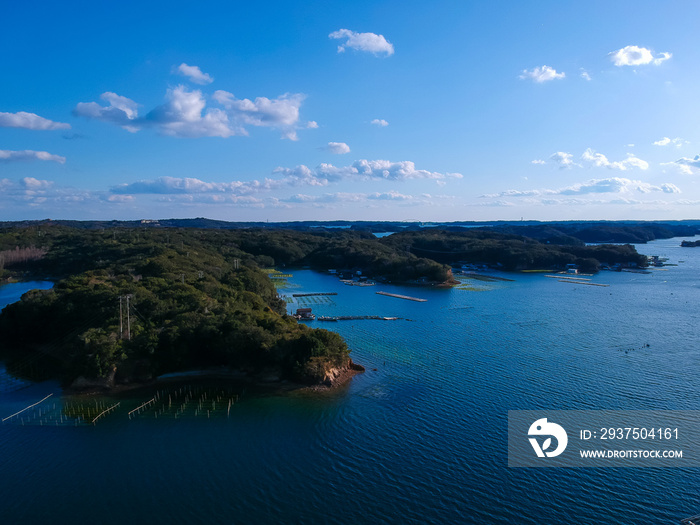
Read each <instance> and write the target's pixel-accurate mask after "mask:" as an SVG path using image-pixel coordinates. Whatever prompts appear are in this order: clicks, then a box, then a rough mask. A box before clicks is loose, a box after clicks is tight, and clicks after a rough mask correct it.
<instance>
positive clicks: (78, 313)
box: [0, 221, 646, 383]
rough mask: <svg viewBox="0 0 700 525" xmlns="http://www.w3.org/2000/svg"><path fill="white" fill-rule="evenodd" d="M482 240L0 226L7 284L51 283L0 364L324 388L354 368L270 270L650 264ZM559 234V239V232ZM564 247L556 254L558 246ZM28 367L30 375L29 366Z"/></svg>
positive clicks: (0, 274) (5, 316) (15, 308)
mask: <svg viewBox="0 0 700 525" xmlns="http://www.w3.org/2000/svg"><path fill="white" fill-rule="evenodd" d="M537 232H539V233H540V234H541V235H540V236H542V235H544V236H545V237H546V238H542V239H540V240H538V239H535V238H532V237H526V236H522V235H518V234H516V233H512V232H511V233H508V232H503V231H495V230H494V229H486V228H461V229H458V230H456V231H454V230H445V229H437V228H425V229H418V230H413V229H404V230H403V231H400V232H398V233H395V234H393V235H390V236H388V237H384V238H382V239H378V238H377V237H376V236H375V235H373V234H372V233H370V232H368V231H363V230H358V229H353V228H343V229H326V228H310V229H306V230H299V229H270V228H223V227H217V228H212V227H210V228H177V227H162V226H160V227H153V225H152V223H149V224H148V225H141V226H139V227H123V226H119V225H112V224H102V226H99V225H96V224H92V223H91V224H90V225H89V226H86V225H84V224H82V225H81V227H76V224H70V225H65V224H60V223H58V222H54V221H44V222H40V223H30V224H19V225H18V224H15V225H9V226H8V225H5V227H4V228H0V279H3V278H4V279H8V278H15V279H28V278H46V279H50V280H52V281H54V282H55V283H56V284H55V286H54V288H53V289H52V290H45V291H37V290H35V291H32V292H29V293H27V294H25V296H24V297H23V298H22V300H21V301H20V302H18V303H15V304H13V305H10V306H8V307H6V308H5V309H4V310H3V311H2V314H0V339H1V340H0V345H1V346H0V357H2V358H4V359H5V360H6V362H7V365H8V368H9V369H10V370H13V371H15V372H16V373H18V374H25V375H26V374H30V372H27V370H31V374H33V375H35V376H36V375H41V374H45V375H48V376H51V377H60V378H61V379H62V380H63V381H65V382H66V383H71V382H72V381H74V380H75V379H76V378H78V377H79V376H83V377H86V378H105V377H110V378H114V379H116V381H122V382H124V381H145V380H148V379H150V378H152V377H154V376H157V375H160V374H164V373H167V372H174V371H182V370H188V369H194V368H201V367H212V366H221V367H231V368H237V369H242V370H245V371H247V372H249V373H250V374H262V373H268V374H270V373H274V374H278V375H279V376H281V377H287V378H291V379H295V380H298V381H305V382H319V381H323V380H324V378H326V376H327V372H328V370H329V369H331V368H342V367H345V366H348V365H350V364H351V362H350V361H349V349H348V347H347V345H346V343H345V342H344V341H343V340H342V338H341V337H340V336H338V335H337V334H335V333H333V332H329V331H326V330H321V329H311V328H309V327H307V326H305V325H304V324H300V323H298V322H297V321H296V320H295V319H294V318H292V317H290V316H288V315H286V304H285V303H284V301H282V300H281V299H280V298H279V297H278V295H277V292H276V290H275V287H274V286H273V284H272V282H271V280H270V279H269V278H268V276H267V273H266V272H265V271H264V270H263V269H264V268H271V267H273V266H276V267H283V266H288V267H298V266H309V267H312V268H315V269H319V270H327V269H329V268H336V269H338V270H353V271H356V270H361V271H362V273H363V274H365V275H368V276H369V277H373V278H375V279H378V280H384V281H392V282H404V283H406V282H416V281H419V280H420V281H421V282H427V283H432V284H440V283H451V282H453V281H452V272H451V265H454V264H459V263H479V264H486V265H490V266H494V267H498V268H501V269H504V270H521V269H533V268H536V269H561V268H564V267H565V266H566V265H567V264H577V265H579V266H580V267H581V268H582V269H584V270H587V271H595V270H597V269H598V268H599V266H600V265H601V264H602V263H605V264H615V263H621V264H624V265H638V266H643V265H645V263H646V259H645V258H644V257H643V256H641V255H640V254H638V253H637V252H636V250H635V249H634V248H633V247H632V246H630V245H621V246H620V245H596V246H587V245H585V244H584V243H583V242H582V241H581V240H579V239H576V238H574V237H571V236H568V235H565V234H563V233H561V232H560V231H559V230H555V231H550V230H546V229H544V230H543V228H541V227H538V230H537V231H536V232H535V231H534V230H533V233H537ZM556 232H559V233H556ZM557 239H558V240H559V241H560V242H554V241H555V240H557ZM29 365H31V366H29Z"/></svg>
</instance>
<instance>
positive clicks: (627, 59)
mask: <svg viewBox="0 0 700 525" xmlns="http://www.w3.org/2000/svg"><path fill="white" fill-rule="evenodd" d="M609 56H610V60H612V62H613V64H615V65H616V66H617V67H622V66H642V65H646V64H651V63H653V64H654V65H655V66H658V65H659V64H661V63H662V62H665V61H666V60H668V59H670V58H671V56H672V55H671V53H665V52H664V53H659V54H658V55H657V56H656V57H654V54H653V53H652V51H651V50H650V49H647V48H646V47H639V46H625V47H623V48H622V49H618V50H617V51H612V52H611V53H609Z"/></svg>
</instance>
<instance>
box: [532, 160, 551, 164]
mask: <svg viewBox="0 0 700 525" xmlns="http://www.w3.org/2000/svg"><path fill="white" fill-rule="evenodd" d="M530 164H547V163H546V162H545V161H544V160H542V159H535V160H533V161H531V162H530Z"/></svg>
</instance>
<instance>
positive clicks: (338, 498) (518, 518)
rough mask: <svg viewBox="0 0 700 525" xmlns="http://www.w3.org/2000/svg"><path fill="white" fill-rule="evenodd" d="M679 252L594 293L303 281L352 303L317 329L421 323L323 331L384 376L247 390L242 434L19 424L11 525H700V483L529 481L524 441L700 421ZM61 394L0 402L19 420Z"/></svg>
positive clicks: (664, 477) (8, 490)
mask: <svg viewBox="0 0 700 525" xmlns="http://www.w3.org/2000/svg"><path fill="white" fill-rule="evenodd" d="M679 244H680V240H678V239H669V240H663V241H656V242H654V243H650V244H648V245H643V246H639V247H638V249H639V250H640V251H641V252H642V253H647V254H654V255H661V256H666V257H669V262H670V263H677V264H678V266H671V267H668V268H664V269H662V270H653V273H652V274H650V275H644V274H634V273H611V272H603V273H600V274H598V275H596V276H595V277H594V281H593V282H596V283H605V284H610V286H609V287H595V286H583V285H574V284H566V283H560V282H557V281H556V280H555V279H548V278H546V277H544V275H542V274H515V275H505V277H507V278H512V279H514V281H513V282H481V281H465V286H463V287H458V288H453V289H448V290H445V289H432V288H418V287H399V286H390V285H379V286H376V287H366V288H360V287H351V286H345V285H343V284H342V283H340V282H339V281H338V280H337V279H336V278H335V277H332V276H328V275H322V274H318V273H314V272H311V271H308V270H299V271H294V272H292V273H293V277H292V278H291V279H290V281H289V282H290V285H291V287H290V288H289V289H287V290H281V292H282V293H286V294H288V295H291V294H292V293H296V292H337V293H338V295H337V296H332V297H319V298H309V299H301V300H300V301H301V304H299V305H298V306H311V307H312V308H313V310H314V313H316V314H317V315H381V316H397V317H401V318H404V319H403V320H398V321H375V320H361V321H340V322H337V323H328V322H326V323H324V322H320V321H314V322H313V323H312V326H316V327H321V328H327V329H331V330H334V331H337V332H339V333H340V334H341V335H343V336H344V337H345V338H346V340H347V341H348V343H349V344H350V346H351V348H352V349H353V359H354V360H355V361H356V362H358V363H361V364H363V365H364V366H365V367H366V368H367V372H365V373H364V374H361V375H358V376H355V377H354V378H353V379H352V381H351V382H350V383H349V384H348V385H347V386H346V387H343V388H341V389H339V390H337V391H333V392H330V393H321V394H318V393H308V392H296V393H291V394H285V395H271V394H268V395H255V394H246V395H244V396H243V397H242V400H241V401H240V402H239V403H237V404H236V405H235V406H234V407H233V409H232V410H231V412H230V417H229V418H215V419H209V420H204V419H195V418H189V419H188V418H185V419H177V420H176V419H167V420H164V419H162V418H161V419H155V418H150V419H149V418H145V417H144V418H138V419H135V420H128V419H127V418H126V417H125V416H123V414H122V415H121V416H120V415H119V414H115V415H114V416H113V417H105V418H104V420H103V421H101V422H100V423H99V424H97V425H95V426H91V425H90V426H79V427H70V426H56V427H47V426H37V425H24V426H23V425H22V424H18V423H17V422H13V423H11V424H7V423H6V424H4V425H0V518H1V521H2V523H38V522H39V521H40V520H42V521H45V520H49V521H50V522H51V523H85V522H95V523H125V522H133V523H145V522H148V523H353V524H354V523H501V522H504V523H508V522H511V523H531V524H557V523H567V522H576V523H590V524H601V523H617V522H619V523H626V524H630V523H639V524H642V523H643V524H648V523H659V524H660V523H677V522H678V520H679V519H680V518H683V517H687V516H690V515H692V514H697V513H700V478H699V477H698V471H697V470H695V469H673V468H669V469H642V468H639V469H542V470H540V469H512V468H508V467H507V455H506V442H507V435H506V430H507V412H508V410H517V409H557V410H563V409H578V410H581V409H617V410H627V409H630V410H631V409H634V410H651V409H669V410H698V409H700V394H699V393H698V388H697V378H698V377H700V359H699V358H698V357H699V356H698V342H699V341H700V322H699V320H700V319H699V318H700V309H698V308H697V304H698V303H699V302H700V301H699V299H700V250H694V249H690V248H685V249H683V248H680V247H679ZM679 261H684V262H682V263H681V262H679ZM15 286H16V285H15ZM380 290H383V291H387V292H393V293H400V294H405V295H411V296H415V297H421V298H425V299H427V302H424V303H418V302H412V301H405V300H401V299H397V298H391V297H384V296H380V295H377V294H376V293H375V292H376V291H380ZM16 291H19V290H18V289H17V290H16ZM9 293H11V290H9V289H8V288H7V287H2V288H0V298H1V299H0V300H1V301H3V302H0V305H2V304H4V303H6V302H11V300H16V297H15V298H10V297H9V295H8V296H7V298H5V297H6V294H9ZM296 307H297V305H296V304H293V305H290V309H291V308H296ZM647 345H648V346H647ZM375 369H376V370H375ZM52 392H53V393H55V396H56V397H58V395H59V393H60V390H59V389H58V386H57V385H56V384H54V383H42V384H39V385H33V386H30V387H28V388H24V389H21V390H14V391H10V392H4V393H0V417H6V416H7V415H10V414H12V413H14V412H16V411H17V410H20V409H21V408H23V407H25V406H27V405H29V404H31V403H34V402H36V401H38V400H40V399H42V398H43V397H44V396H46V395H48V394H50V393H52ZM59 403H60V400H59ZM122 416H123V417H122Z"/></svg>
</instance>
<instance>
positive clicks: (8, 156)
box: [0, 149, 66, 164]
mask: <svg viewBox="0 0 700 525" xmlns="http://www.w3.org/2000/svg"><path fill="white" fill-rule="evenodd" d="M15 160H49V161H51V162H58V163H59V164H64V163H65V162H66V158H65V157H61V156H60V155H53V154H51V153H48V152H46V151H33V150H29V149H25V150H21V151H11V150H5V149H0V161H4V162H11V161H15Z"/></svg>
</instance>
